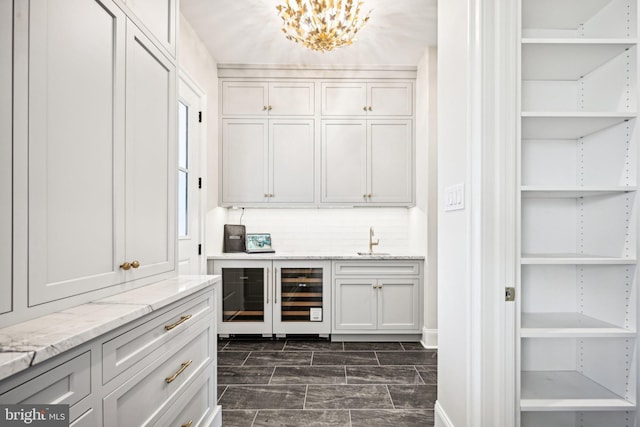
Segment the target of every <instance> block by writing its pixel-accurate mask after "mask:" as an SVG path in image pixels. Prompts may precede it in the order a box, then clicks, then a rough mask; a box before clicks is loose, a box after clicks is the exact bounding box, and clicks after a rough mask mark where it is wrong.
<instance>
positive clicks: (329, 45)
mask: <svg viewBox="0 0 640 427" xmlns="http://www.w3.org/2000/svg"><path fill="white" fill-rule="evenodd" d="M285 1H286V3H285V4H280V5H278V6H276V9H278V15H279V16H280V17H281V18H282V21H283V23H284V25H283V27H282V32H284V34H285V36H286V37H287V39H289V40H293V41H294V42H296V43H302V44H303V45H304V46H305V47H307V48H309V49H312V50H316V51H318V52H326V51H329V50H332V49H335V48H336V47H341V46H347V45H350V44H351V43H352V42H354V41H355V39H354V37H355V35H356V33H357V32H358V31H360V30H361V29H362V27H363V26H364V25H365V24H366V23H367V21H368V20H369V14H370V13H371V11H369V13H367V15H366V16H365V17H364V18H361V17H360V8H361V7H362V0H355V1H354V0H285ZM354 3H355V6H354Z"/></svg>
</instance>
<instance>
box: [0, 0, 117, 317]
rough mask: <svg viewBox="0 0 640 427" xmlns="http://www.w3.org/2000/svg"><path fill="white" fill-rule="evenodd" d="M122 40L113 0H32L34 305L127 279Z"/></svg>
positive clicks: (31, 252) (31, 243) (31, 266)
mask: <svg viewBox="0 0 640 427" xmlns="http://www.w3.org/2000/svg"><path fill="white" fill-rule="evenodd" d="M3 16H4V14H3ZM78 16H82V19H78ZM2 27H3V31H4V28H6V27H5V26H2ZM124 37H125V18H124V15H123V14H122V12H121V11H120V9H119V8H118V7H116V6H115V5H114V4H113V3H111V2H110V1H108V0H101V1H97V0H38V1H32V2H31V4H30V8H29V53H28V55H29V95H28V96H29V112H28V114H29V136H28V144H29V151H28V155H29V213H28V223H29V305H30V306H32V305H37V304H40V303H44V302H47V301H52V300H55V299H61V298H65V297H67V296H70V295H74V294H80V293H83V292H88V291H91V290H95V289H99V288H102V287H107V286H110V285H113V284H116V283H119V282H121V280H122V273H121V271H120V268H119V263H120V259H121V258H122V256H123V237H124V230H123V225H124V224H123V212H124V211H123V209H124V203H123V200H121V199H120V198H119V195H120V194H122V192H123V182H122V178H121V177H122V175H123V173H122V172H123V167H124V157H123V148H124V146H123V144H124V91H123V86H124V66H125V61H124V60H125V52H124V46H125V39H124ZM3 80H4V79H3ZM3 139H4V138H3ZM2 158H3V159H4V156H3V157H2ZM3 169H4V168H3ZM3 205H4V203H3Z"/></svg>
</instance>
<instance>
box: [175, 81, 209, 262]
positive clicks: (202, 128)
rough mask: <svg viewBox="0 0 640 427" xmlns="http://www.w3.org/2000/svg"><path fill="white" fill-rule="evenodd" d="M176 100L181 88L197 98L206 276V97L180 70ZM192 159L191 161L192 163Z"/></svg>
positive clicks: (201, 234)
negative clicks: (199, 120) (186, 89)
mask: <svg viewBox="0 0 640 427" xmlns="http://www.w3.org/2000/svg"><path fill="white" fill-rule="evenodd" d="M178 78H179V81H178V100H179V101H185V99H184V96H183V93H182V92H181V88H182V87H183V85H184V86H186V87H187V88H188V89H189V90H191V91H192V92H193V93H194V94H196V95H197V96H198V98H199V106H198V111H200V119H201V122H199V126H198V127H197V129H198V136H199V138H198V145H199V147H198V148H199V152H200V156H199V159H195V160H196V161H197V162H198V168H199V176H200V178H201V179H202V188H201V190H200V192H199V193H200V194H199V196H200V203H199V206H198V210H197V215H198V219H199V225H200V229H199V232H198V236H197V237H198V239H199V241H200V244H201V245H202V246H201V249H202V250H201V257H202V258H201V259H200V269H199V270H200V271H199V274H206V271H207V259H206V253H207V251H206V240H205V229H206V206H207V191H206V185H207V179H206V177H207V122H206V120H205V117H206V111H207V95H206V92H205V91H204V90H202V88H201V87H200V86H199V85H198V83H196V81H195V80H194V79H193V78H191V76H189V74H188V73H187V72H186V71H185V70H183V69H180V70H179V72H178ZM193 160H194V159H192V161H193ZM179 261H180V254H178V262H179Z"/></svg>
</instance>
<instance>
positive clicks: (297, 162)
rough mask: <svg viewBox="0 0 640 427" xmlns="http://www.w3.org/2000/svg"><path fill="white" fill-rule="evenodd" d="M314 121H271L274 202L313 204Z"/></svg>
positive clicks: (272, 190) (271, 198) (270, 137)
mask: <svg viewBox="0 0 640 427" xmlns="http://www.w3.org/2000/svg"><path fill="white" fill-rule="evenodd" d="M313 135H314V126H313V120H270V121H269V140H270V150H269V151H270V157H271V161H270V164H271V165H272V168H271V191H270V194H272V196H271V197H270V202H271V203H313V200H314V194H313V193H314V188H315V181H314V179H315V172H314V170H315V162H314V155H315V144H314V137H313Z"/></svg>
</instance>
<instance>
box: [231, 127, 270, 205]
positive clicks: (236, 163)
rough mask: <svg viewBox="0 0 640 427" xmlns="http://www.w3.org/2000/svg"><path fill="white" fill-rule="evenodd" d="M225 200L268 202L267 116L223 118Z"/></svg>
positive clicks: (232, 202) (233, 201)
mask: <svg viewBox="0 0 640 427" xmlns="http://www.w3.org/2000/svg"><path fill="white" fill-rule="evenodd" d="M221 134H222V202H223V204H234V203H251V202H258V201H259V202H261V203H266V201H267V200H268V197H267V194H268V191H269V172H268V164H267V162H268V158H269V125H268V123H267V120H264V119H253V120H252V119H225V120H223V121H222V132H221Z"/></svg>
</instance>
